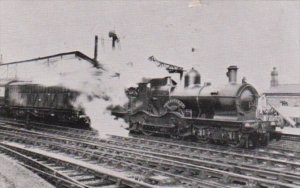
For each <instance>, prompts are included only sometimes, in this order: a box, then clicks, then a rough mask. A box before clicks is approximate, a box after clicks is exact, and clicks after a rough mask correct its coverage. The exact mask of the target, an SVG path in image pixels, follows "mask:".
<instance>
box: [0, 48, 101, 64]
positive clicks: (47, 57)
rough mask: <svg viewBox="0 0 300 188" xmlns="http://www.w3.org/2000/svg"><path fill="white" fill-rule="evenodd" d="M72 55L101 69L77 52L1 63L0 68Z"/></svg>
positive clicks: (93, 61) (91, 60)
mask: <svg viewBox="0 0 300 188" xmlns="http://www.w3.org/2000/svg"><path fill="white" fill-rule="evenodd" d="M72 54H74V55H75V56H78V57H80V58H82V59H84V60H86V61H88V62H90V63H92V64H93V65H94V66H95V67H101V66H99V63H98V62H97V61H95V60H94V59H92V58H90V57H88V56H87V55H85V54H83V53H81V52H79V51H73V52H65V53H59V54H55V55H50V56H45V57H38V58H34V59H28V60H22V61H15V62H10V63H3V64H0V66H5V65H11V64H18V63H28V62H30V61H37V60H43V59H51V58H56V57H60V56H66V55H72Z"/></svg>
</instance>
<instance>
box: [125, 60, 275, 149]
mask: <svg viewBox="0 0 300 188" xmlns="http://www.w3.org/2000/svg"><path fill="white" fill-rule="evenodd" d="M237 70H238V68H237V67H236V66H230V67H228V72H227V77H228V78H229V83H227V84H225V85H223V86H222V87H220V88H213V87H212V86H211V84H209V83H204V84H201V76H200V74H199V73H198V71H196V70H195V69H192V70H191V71H189V72H188V73H187V74H186V75H185V77H184V88H180V87H179V86H177V83H176V82H174V81H173V80H172V79H171V78H170V77H165V78H162V79H151V80H149V81H147V82H144V83H139V86H138V87H137V88H130V89H129V90H128V96H129V98H130V103H129V108H128V114H127V117H128V121H129V124H130V131H131V132H138V133H143V134H146V135H153V134H156V135H157V134H160V135H168V136H170V137H173V138H177V139H182V138H184V137H189V136H192V137H194V138H196V139H197V140H198V141H201V142H208V141H212V142H217V143H222V144H229V145H231V146H234V147H255V146H256V145H266V144H268V142H269V140H270V139H273V138H278V135H279V134H278V133H277V132H275V127H274V126H273V125H271V122H266V121H261V120H259V119H257V118H256V107H257V99H258V93H257V91H256V89H255V88H254V87H253V86H252V85H250V84H248V83H246V82H245V81H243V82H242V83H237Z"/></svg>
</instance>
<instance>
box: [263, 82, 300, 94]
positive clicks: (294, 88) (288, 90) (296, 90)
mask: <svg viewBox="0 0 300 188" xmlns="http://www.w3.org/2000/svg"><path fill="white" fill-rule="evenodd" d="M265 94H269V95H270V94H292V95H300V84H280V85H278V86H275V87H271V88H270V89H269V90H268V91H266V92H265Z"/></svg>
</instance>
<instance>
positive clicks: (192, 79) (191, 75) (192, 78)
mask: <svg viewBox="0 0 300 188" xmlns="http://www.w3.org/2000/svg"><path fill="white" fill-rule="evenodd" d="M194 84H201V76H200V73H199V72H198V71H197V70H195V69H194V68H192V69H191V70H190V71H189V72H188V73H186V74H185V76H184V87H189V86H191V85H194Z"/></svg>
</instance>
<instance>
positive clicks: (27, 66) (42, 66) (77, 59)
mask: <svg viewBox="0 0 300 188" xmlns="http://www.w3.org/2000/svg"><path fill="white" fill-rule="evenodd" d="M81 64H91V65H92V66H95V67H101V65H99V64H98V61H96V60H95V59H92V58H90V57H88V56H87V55H85V54H83V53H81V52H79V51H74V52H66V53H60V54H55V55H50V56H46V57H39V58H34V59H29V60H23V61H16V62H10V63H5V64H0V84H3V83H7V82H9V81H14V80H19V79H22V80H23V79H26V78H27V77H28V78H31V77H32V75H35V74H38V75H44V76H45V77H47V76H50V75H49V74H48V72H47V71H48V69H50V68H53V67H54V68H55V67H60V69H58V68H56V70H59V71H60V72H59V74H68V73H70V72H73V71H74V70H73V68H76V67H77V66H80V65H81ZM39 71H45V72H39ZM48 79H49V80H50V79H51V77H49V78H48ZM26 81H27V80H26Z"/></svg>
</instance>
